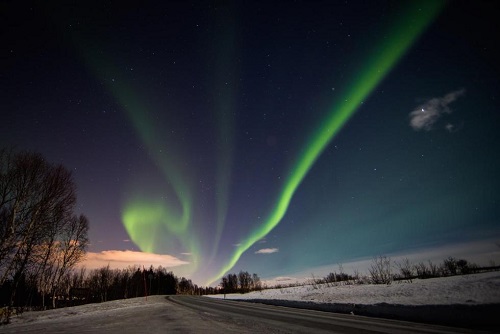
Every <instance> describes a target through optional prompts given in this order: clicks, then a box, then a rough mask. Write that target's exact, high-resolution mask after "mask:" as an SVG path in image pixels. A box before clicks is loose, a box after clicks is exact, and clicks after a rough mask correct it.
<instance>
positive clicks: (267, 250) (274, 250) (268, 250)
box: [255, 248, 279, 254]
mask: <svg viewBox="0 0 500 334" xmlns="http://www.w3.org/2000/svg"><path fill="white" fill-rule="evenodd" d="M278 251H279V249H278V248H262V249H259V250H258V251H256V252H255V254H272V253H277V252H278Z"/></svg>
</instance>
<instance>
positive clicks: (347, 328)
mask: <svg viewBox="0 0 500 334" xmlns="http://www.w3.org/2000/svg"><path fill="white" fill-rule="evenodd" d="M167 299H168V300H169V301H170V302H172V303H174V304H177V305H179V306H182V307H184V308H187V309H190V310H192V311H196V312H198V313H201V314H202V315H204V316H205V317H208V318H210V319H211V320H212V321H218V322H225V323H227V325H228V328H237V327H240V326H243V328H246V329H248V330H250V331H253V332H254V333H258V332H267V333H308V334H310V333H398V334H399V333H401V334H402V333H470V332H471V331H470V330H465V329H459V328H450V327H443V326H436V325H427V324H419V323H413V322H405V321H397V320H388V319H379V318H371V317H363V316H356V315H348V314H338V313H329V312H321V311H313V310H304V309H296V308H288V307H280V306H271V305H264V304H255V303H248V302H238V301H231V300H221V299H211V298H207V297H195V296H169V297H167Z"/></svg>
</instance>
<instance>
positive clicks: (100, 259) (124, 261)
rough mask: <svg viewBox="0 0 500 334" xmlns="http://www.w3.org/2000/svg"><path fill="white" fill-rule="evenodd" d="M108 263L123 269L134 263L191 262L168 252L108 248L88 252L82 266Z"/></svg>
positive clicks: (103, 265) (154, 265) (88, 266)
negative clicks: (157, 252) (96, 251)
mask: <svg viewBox="0 0 500 334" xmlns="http://www.w3.org/2000/svg"><path fill="white" fill-rule="evenodd" d="M108 264H109V267H110V268H112V269H122V268H127V267H128V266H134V265H139V266H145V267H149V266H151V265H153V267H158V266H162V267H166V268H169V267H178V266H182V265H185V264H189V262H187V261H183V260H180V259H178V258H176V257H175V256H172V255H167V254H153V253H144V252H136V251H130V250H126V251H119V250H107V251H102V252H99V253H94V252H88V253H87V255H86V258H85V260H84V261H83V262H82V263H81V266H82V267H86V268H87V269H96V268H101V267H105V266H107V265H108Z"/></svg>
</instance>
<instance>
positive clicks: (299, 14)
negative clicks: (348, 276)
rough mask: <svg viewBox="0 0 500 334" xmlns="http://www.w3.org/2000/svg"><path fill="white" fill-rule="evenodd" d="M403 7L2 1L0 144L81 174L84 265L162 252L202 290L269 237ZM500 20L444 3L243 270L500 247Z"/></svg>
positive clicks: (465, 5)
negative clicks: (284, 198) (97, 257)
mask: <svg viewBox="0 0 500 334" xmlns="http://www.w3.org/2000/svg"><path fill="white" fill-rule="evenodd" d="M410 4H411V2H408V3H407V2H401V1H377V2H358V1H354V2H332V1H325V2H321V1H318V2H312V3H309V2H293V3H292V2H290V3H289V2H272V3H270V2H267V1H252V2H245V1H244V2H237V3H233V2H226V1H208V2H196V3H187V2H175V3H163V2H148V1H145V2H141V3H133V4H132V3H123V2H121V1H116V2H108V1H106V2H85V3H77V2H54V1H48V2H31V3H30V2H23V3H18V2H17V1H7V2H4V3H2V5H1V8H2V9H1V10H0V12H1V17H0V22H1V23H0V25H1V29H0V31H1V35H2V41H3V43H2V44H3V45H2V48H1V59H2V61H1V65H0V66H1V71H0V80H1V81H0V84H1V89H0V111H1V122H0V142H1V146H2V147H10V146H14V147H15V148H16V149H19V150H22V149H27V150H36V151H38V152H40V153H42V154H43V155H44V156H45V157H46V158H47V159H48V160H49V161H51V162H54V163H62V164H63V165H64V166H66V167H67V168H68V169H71V170H72V171H73V173H74V178H75V181H76V184H77V187H78V208H77V211H78V212H81V213H84V214H85V215H87V216H88V218H89V220H90V239H91V245H90V248H89V250H90V251H91V252H92V253H100V252H102V251H109V250H113V251H123V250H135V251H146V252H153V253H157V254H163V255H166V254H168V255H171V256H173V257H175V258H177V259H180V260H182V261H186V262H189V263H190V264H189V265H184V266H180V267H176V268H174V271H175V272H177V271H179V272H180V273H183V274H186V275H189V276H190V277H193V279H195V281H198V282H200V283H202V282H203V280H207V279H208V277H213V276H214V275H217V274H218V273H219V271H220V270H221V269H222V268H224V267H225V266H226V265H227V263H228V261H230V259H231V258H234V256H235V253H237V249H238V247H242V246H241V244H243V243H244V242H245V240H250V239H251V236H252V235H254V234H255V231H257V230H259V228H261V227H262V226H264V225H266V223H267V222H266V219H267V217H269V215H270V214H271V213H272V212H273V211H274V210H275V208H276V205H277V203H278V202H279V199H280V196H281V195H282V194H281V192H282V189H283V188H284V187H285V185H286V184H287V182H288V180H289V178H290V175H291V173H292V171H293V169H294V166H295V165H296V164H297V162H298V161H299V160H300V159H301V157H302V155H303V153H304V152H305V151H307V149H308V147H309V145H310V141H311V138H312V137H313V136H314V134H315V133H317V132H318V131H319V130H318V129H320V128H321V126H322V124H324V122H325V119H326V118H328V115H330V114H333V113H335V112H336V110H335V106H336V105H338V103H339V102H338V101H342V100H343V96H342V94H343V93H345V91H346V90H347V89H348V88H353V90H354V91H356V89H357V88H356V85H358V86H359V87H361V86H362V85H363V84H364V83H363V82H358V81H357V79H358V78H357V77H356V73H358V72H359V71H361V69H365V70H370V69H369V67H370V63H371V58H370V55H371V54H370V52H371V51H370V50H373V49H375V50H376V49H377V47H378V46H379V45H383V44H384V43H392V39H393V37H392V36H393V35H395V34H397V33H398V32H397V31H391V30H390V29H391V28H390V27H392V25H391V24H392V22H393V21H395V20H397V19H398V18H399V19H400V20H401V19H402V20H403V21H404V16H403V15H404V14H403V13H404V10H405V8H407V7H411V6H410ZM417 4H418V2H417ZM421 4H422V8H415V9H412V10H413V11H418V10H424V11H425V10H426V9H425V8H426V7H428V6H427V4H428V3H426V2H421ZM417 7H418V6H417ZM410 11H411V10H410ZM496 12H497V11H496V9H495V4H494V3H493V2H483V1H477V2H474V3H471V2H463V1H454V2H449V3H448V4H447V5H446V7H445V8H444V9H443V10H442V11H441V12H440V14H439V15H438V17H437V18H436V19H435V20H432V22H431V23H430V25H429V26H428V28H427V29H426V30H425V31H424V32H423V33H422V34H421V35H420V38H418V39H417V40H416V41H415V43H412V44H411V46H410V47H409V48H408V50H406V52H405V54H404V56H403V57H402V58H401V59H399V61H398V62H397V63H395V64H394V65H393V66H391V70H390V71H389V72H388V73H387V75H386V76H385V78H384V79H383V80H382V81H381V82H379V83H378V85H376V87H375V88H374V89H373V90H372V91H371V93H370V94H369V95H368V96H367V97H366V98H365V99H363V101H361V102H362V103H360V104H359V106H358V107H357V109H356V110H355V113H354V114H353V115H352V117H351V118H350V119H349V120H348V122H347V123H346V124H345V125H344V126H343V127H342V128H341V129H340V131H339V132H338V133H337V134H336V136H335V137H334V138H333V139H332V140H331V142H329V144H328V145H327V146H326V148H325V149H324V151H323V152H322V153H321V155H319V156H318V158H317V159H316V160H315V163H314V164H313V165H312V167H311V168H310V170H309V171H308V173H307V174H306V176H305V177H304V178H303V179H302V180H301V182H300V185H299V186H298V188H297V189H296V191H295V192H294V194H293V197H292V200H291V202H290V204H289V206H288V207H287V210H286V213H285V215H284V216H283V218H282V219H281V221H280V222H279V224H278V225H277V226H276V227H275V228H274V229H273V230H272V231H271V232H270V233H269V234H267V235H266V236H265V238H264V239H263V240H261V241H259V242H256V243H255V244H253V246H251V247H250V248H248V250H246V251H245V252H244V253H243V254H242V255H241V257H239V260H238V261H237V263H236V265H235V267H233V268H232V271H237V270H240V269H244V270H249V271H251V272H257V273H259V274H260V275H261V276H264V277H270V276H277V275H286V274H289V273H293V272H297V271H303V270H307V269H308V268H314V267H317V266H322V265H328V264H332V263H338V262H346V261H349V260H352V259H356V258H363V257H372V256H374V255H378V254H391V253H404V252H405V251H408V252H409V251H414V250H415V249H426V248H428V247H433V246H440V245H447V244H453V243H457V242H468V241H477V240H487V241H486V242H490V241H489V240H490V239H492V238H498V237H499V234H500V233H499V232H500V224H499V213H500V210H499V209H498V206H499V199H500V198H499V197H500V194H499V191H498V189H499V181H498V172H497V171H498V170H499V169H500V160H499V155H498V149H497V147H498V145H499V144H500V136H499V134H498V129H497V127H498V124H499V113H498V112H499V104H500V102H499V99H498V98H499V97H498V87H499V86H500V82H499V70H500V69H499V65H498V64H499V63H498V59H500V54H499V50H498V41H499V38H498V37H499V36H498V33H497V31H499V29H498V23H497V19H496V17H495V13H496ZM412 24H414V22H412V21H408V22H406V23H403V25H402V26H411V25H412ZM388 27H389V28H388ZM353 82H354V83H355V84H352V83H353ZM349 85H354V87H350V86H349ZM347 86H349V87H347ZM421 109H422V110H421ZM419 110H420V111H422V114H421V115H420V114H418V111H419ZM414 111H417V113H413V114H412V112H414ZM423 115H427V116H425V117H424V116H423ZM412 120H413V123H411V121H412ZM412 124H413V126H412ZM127 217H128V218H127ZM127 222H128V223H127ZM127 224H128V225H127ZM127 228H128V229H127ZM124 240H125V241H124ZM134 241H135V242H134ZM238 245H240V246H238ZM492 247H496V246H495V245H494V244H492ZM259 250H264V251H262V252H263V253H264V254H259V253H257V252H258V251H259ZM266 252H267V253H266ZM122 255H123V254H122ZM450 255H453V254H450ZM165 265H167V266H168V263H166V264H165ZM203 283H204V282H203Z"/></svg>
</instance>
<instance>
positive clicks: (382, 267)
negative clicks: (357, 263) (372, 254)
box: [368, 256, 393, 284]
mask: <svg viewBox="0 0 500 334" xmlns="http://www.w3.org/2000/svg"><path fill="white" fill-rule="evenodd" d="M368 271H369V273H370V276H371V281H372V283H374V284H391V282H392V279H393V277H392V269H391V259H390V258H388V257H386V256H379V257H376V258H374V259H373V260H372V264H371V267H370V269H368Z"/></svg>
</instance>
